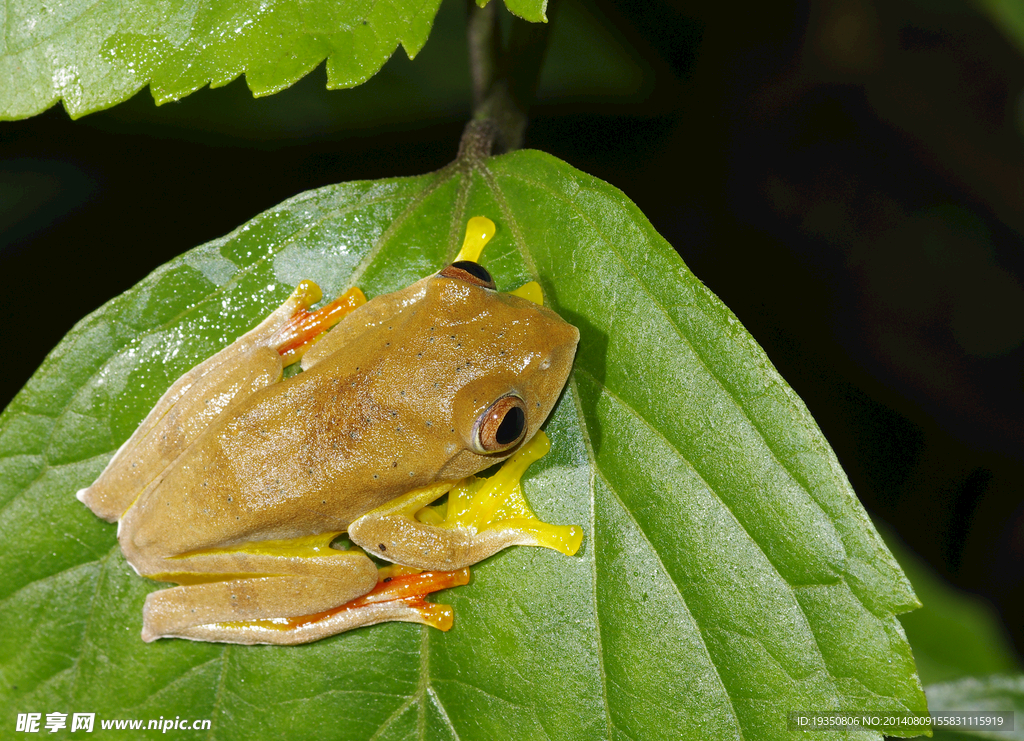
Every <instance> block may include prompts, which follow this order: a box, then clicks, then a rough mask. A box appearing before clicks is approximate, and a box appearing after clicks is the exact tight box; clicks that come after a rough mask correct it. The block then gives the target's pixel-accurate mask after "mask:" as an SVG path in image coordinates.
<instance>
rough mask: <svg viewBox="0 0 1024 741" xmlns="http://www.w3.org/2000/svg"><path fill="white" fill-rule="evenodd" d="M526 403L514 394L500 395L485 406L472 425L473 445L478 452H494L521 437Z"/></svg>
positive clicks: (523, 430) (523, 432)
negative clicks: (484, 409) (485, 409)
mask: <svg viewBox="0 0 1024 741" xmlns="http://www.w3.org/2000/svg"><path fill="white" fill-rule="evenodd" d="M524 434H526V404H525V402H523V400H522V399H520V398H519V397H518V396H516V395H515V394H508V395H507V396H502V397H501V398H500V399H498V400H497V401H496V402H494V403H493V404H491V405H490V406H489V407H487V411H485V412H484V413H483V414H481V415H480V416H479V417H478V418H477V420H476V424H475V425H474V426H473V443H474V445H473V447H474V448H475V449H476V452H478V453H496V452H498V451H500V450H505V449H506V448H511V447H512V446H513V445H515V444H516V443H518V442H519V441H520V440H522V439H523V435H524Z"/></svg>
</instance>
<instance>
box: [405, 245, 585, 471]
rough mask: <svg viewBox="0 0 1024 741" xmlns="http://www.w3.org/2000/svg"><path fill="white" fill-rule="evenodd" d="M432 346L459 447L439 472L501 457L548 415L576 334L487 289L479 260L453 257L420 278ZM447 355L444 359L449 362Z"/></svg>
mask: <svg viewBox="0 0 1024 741" xmlns="http://www.w3.org/2000/svg"><path fill="white" fill-rule="evenodd" d="M424 288H425V290H426V296H425V299H426V301H425V302H424V303H425V304H427V305H429V306H430V307H431V308H430V309H429V310H428V311H429V313H430V314H431V315H432V319H431V326H432V327H436V329H435V330H434V331H435V333H436V334H437V341H436V342H435V343H431V344H435V345H437V346H438V349H441V348H443V350H442V353H441V354H440V355H439V356H438V358H439V359H440V360H441V361H442V362H445V361H446V365H447V366H448V367H449V368H450V372H449V373H448V384H446V385H447V386H448V388H447V394H446V396H447V398H448V400H449V401H450V407H449V410H450V411H449V413H450V419H451V430H452V431H453V432H454V438H455V441H456V442H457V443H461V444H459V445H458V448H459V449H460V450H459V452H457V453H456V454H455V455H454V456H453V457H452V458H451V459H449V461H448V463H447V465H446V466H445V467H444V471H443V474H444V475H451V476H452V477H453V478H454V477H460V476H465V475H468V474H470V473H475V472H476V471H479V470H481V469H483V468H487V467H488V466H490V465H491V464H492V463H496V462H498V461H500V460H503V459H505V458H507V457H508V456H509V455H511V454H512V453H513V452H515V450H517V449H518V448H519V447H520V446H521V445H522V444H523V443H524V442H525V441H528V440H529V439H530V438H532V437H533V436H534V435H535V434H536V433H537V431H538V430H539V429H540V426H541V424H542V423H543V422H544V420H546V419H547V417H548V415H549V414H550V413H551V410H552V408H553V407H554V405H555V402H557V401H558V398H559V396H560V395H561V393H562V389H563V388H564V387H565V383H566V381H567V380H568V378H569V372H570V370H572V363H573V358H574V357H575V354H576V345H577V343H578V342H579V338H580V333H579V330H577V329H576V327H574V326H572V325H571V324H569V323H568V322H566V321H565V320H563V319H562V318H561V317H560V316H558V314H556V313H555V312H553V311H552V310H550V309H548V308H546V307H544V306H542V305H540V304H539V303H537V302H535V301H532V300H530V299H528V298H523V297H521V296H519V295H515V294H513V293H502V292H499V291H497V290H496V289H495V285H494V281H493V279H492V278H491V276H490V274H489V273H488V272H487V270H486V269H484V268H483V267H482V266H480V265H478V264H477V263H473V262H456V263H453V264H451V265H449V266H447V267H446V268H444V269H443V270H441V271H440V272H439V273H437V274H436V275H434V276H431V277H430V278H427V279H426V280H425V285H424ZM453 360H454V361H455V362H454V363H452V361H453Z"/></svg>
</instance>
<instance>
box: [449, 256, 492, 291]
mask: <svg viewBox="0 0 1024 741" xmlns="http://www.w3.org/2000/svg"><path fill="white" fill-rule="evenodd" d="M438 275H443V276H444V277H445V278H454V279H455V280H464V281H466V282H467V283H472V284H473V285H474V286H482V287H483V288H490V289H491V290H492V291H493V290H495V287H494V278H492V277H491V274H490V273H488V272H487V270H486V269H485V268H484V266H483V265H481V264H480V263H478V262H471V261H469V260H459V261H458V262H453V263H452V264H451V265H449V266H448V267H446V268H445V269H444V270H442V271H441V272H440V273H438Z"/></svg>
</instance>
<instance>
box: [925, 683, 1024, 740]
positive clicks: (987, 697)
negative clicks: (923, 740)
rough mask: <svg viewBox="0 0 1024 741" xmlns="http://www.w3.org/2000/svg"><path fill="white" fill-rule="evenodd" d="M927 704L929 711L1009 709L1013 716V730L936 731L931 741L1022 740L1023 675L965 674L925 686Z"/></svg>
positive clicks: (1023, 709)
mask: <svg viewBox="0 0 1024 741" xmlns="http://www.w3.org/2000/svg"><path fill="white" fill-rule="evenodd" d="M927 690H928V704H929V705H930V706H931V709H932V710H955V711H962V710H966V711H985V712H994V711H1000V710H1002V711H1010V712H1012V713H1014V715H1015V725H1014V729H1013V731H986V730H982V729H981V728H978V729H966V730H965V729H957V730H956V731H950V730H938V731H936V732H935V736H934V739H935V741H958V740H959V739H969V738H995V739H1003V740H1004V741H1020V740H1021V739H1024V728H1021V727H1020V722H1021V718H1024V675H1019V674H1018V675H1016V676H999V675H993V676H991V677H982V678H980V679H975V678H973V677H969V678H967V679H960V680H957V681H955V682H946V683H944V684H933V685H929V687H928V688H927Z"/></svg>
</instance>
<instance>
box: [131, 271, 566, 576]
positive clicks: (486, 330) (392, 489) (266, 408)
mask: <svg viewBox="0 0 1024 741" xmlns="http://www.w3.org/2000/svg"><path fill="white" fill-rule="evenodd" d="M335 332H337V333H338V334H339V336H340V337H344V342H342V343H341V344H340V346H338V343H337V341H335V342H334V343H331V344H333V345H335V347H330V346H329V345H328V342H327V340H328V339H333V338H332V337H331V335H333V334H334V333H335ZM578 338H579V333H578V331H577V330H576V328H575V327H573V326H571V325H569V324H567V323H566V322H564V321H563V320H562V319H561V318H560V317H559V316H558V315H557V314H555V313H554V312H552V311H550V310H549V309H546V308H544V307H542V306H537V305H535V304H533V303H531V302H529V301H526V300H524V299H520V298H518V297H517V296H512V295H510V294H502V293H497V292H494V291H488V290H486V289H484V288H481V287H478V286H474V285H471V284H468V283H464V282H462V281H458V280H452V279H448V278H441V277H437V276H431V277H428V278H425V279H423V280H421V281H418V282H417V283H415V284H413V285H412V286H409V287H408V288H406V289H404V290H402V291H398V292H396V293H392V294H387V295H384V296H379V297H377V298H375V299H373V300H372V301H370V302H368V303H367V304H366V305H365V306H363V307H361V308H360V309H358V310H356V311H355V312H353V313H352V314H351V315H349V316H348V317H346V318H345V319H344V320H343V321H342V323H341V324H340V325H339V326H338V327H337V328H336V329H334V330H333V331H332V332H331V333H330V334H329V335H327V337H325V338H324V340H323V341H322V343H323V344H324V346H325V348H328V347H329V348H330V350H331V352H330V354H327V355H326V357H317V356H316V355H314V357H313V363H312V367H311V368H309V370H307V371H305V372H303V373H301V374H299V375H297V376H294V377H292V378H290V379H288V380H286V381H282V382H280V383H277V384H273V385H270V386H267V387H265V388H263V389H261V390H259V391H257V392H256V393H255V394H253V395H252V396H251V397H250V398H249V399H248V400H247V401H245V402H242V403H241V404H239V405H238V406H236V407H235V408H233V409H232V410H231V411H230V413H229V414H227V415H225V416H224V417H222V418H221V419H218V420H216V421H215V422H214V423H213V424H212V425H211V426H210V427H209V429H207V430H206V432H205V433H203V434H202V436H201V437H200V438H199V439H198V440H197V441H196V442H195V443H194V444H193V445H192V447H191V448H190V449H189V450H188V452H187V454H186V455H185V456H183V457H182V459H180V460H178V461H176V462H175V464H174V465H173V466H172V467H171V469H170V470H169V471H168V472H167V474H166V475H165V476H164V478H163V480H162V482H161V483H160V485H159V486H157V487H155V488H153V489H151V490H150V491H148V492H145V493H144V494H143V495H142V496H141V497H140V498H139V500H138V501H137V502H136V503H135V504H134V505H133V506H132V507H131V508H130V509H129V510H128V512H126V513H125V516H124V517H123V518H122V522H121V528H120V539H121V543H122V546H123V547H124V549H125V552H126V554H129V560H132V562H133V563H135V561H134V560H133V558H132V557H133V556H135V555H136V554H138V556H141V557H142V560H143V561H144V562H148V561H150V560H151V559H152V558H154V557H168V556H176V555H181V554H183V553H187V552H189V551H195V550H200V549H205V548H212V547H226V546H231V545H236V544H239V543H245V542H248V541H252V540H266V539H284V538H294V537H298V536H302V535H312V534H316V533H321V532H328V531H342V530H345V529H346V528H347V527H348V524H349V523H350V522H352V521H353V520H354V519H356V518H357V517H359V516H360V515H362V514H364V513H366V512H368V511H370V510H371V509H374V508H375V507H377V506H379V505H381V504H383V503H385V502H387V501H390V500H391V499H393V498H395V497H396V496H398V495H400V494H403V493H405V492H407V491H409V490H411V489H415V488H419V487H422V486H426V485H427V484H431V483H435V482H438V481H444V480H456V479H460V478H463V477H465V476H468V475H470V474H473V473H476V472H478V471H480V470H483V469H484V468H487V467H488V466H491V465H493V464H494V463H497V462H499V461H502V460H504V459H505V458H507V457H508V456H509V455H511V453H512V452H513V451H511V450H510V451H507V452H504V453H502V454H499V455H478V454H477V453H475V452H473V451H472V450H471V449H470V443H469V438H470V436H471V434H472V426H473V423H474V421H475V419H476V417H477V416H478V415H479V414H480V413H482V412H483V411H484V410H485V409H486V408H487V406H489V405H490V404H491V403H492V402H493V401H495V400H496V399H498V398H499V397H501V396H503V395H505V394H507V393H509V392H516V393H518V394H519V395H520V396H522V398H523V400H524V401H525V402H526V408H527V410H528V412H529V413H528V417H527V427H528V429H527V433H526V436H525V439H529V438H530V437H532V436H533V434H534V433H535V432H536V431H537V430H538V429H539V428H540V425H541V423H542V422H543V421H544V420H545V419H546V418H547V416H548V414H549V413H550V412H551V408H552V406H553V405H554V403H555V401H556V400H557V399H558V395H559V394H560V392H561V390H562V387H563V386H564V385H565V381H566V379H567V377H568V374H569V370H570V368H571V365H572V360H573V356H574V354H575V349H576V342H577V340H578ZM314 349H319V348H317V347H314ZM317 355H319V356H323V355H324V352H323V351H321V352H319V353H317ZM545 361H549V363H550V365H549V367H548V368H547V369H546V370H541V366H542V365H543V364H544V363H545ZM306 364H309V363H308V362H307V363H306ZM135 565H136V566H137V567H138V568H139V569H140V571H142V573H146V571H145V570H143V569H142V568H141V566H142V565H141V564H139V563H136V564H135ZM159 570H161V571H165V570H166V567H165V566H161V567H159ZM157 573H159V571H157Z"/></svg>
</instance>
